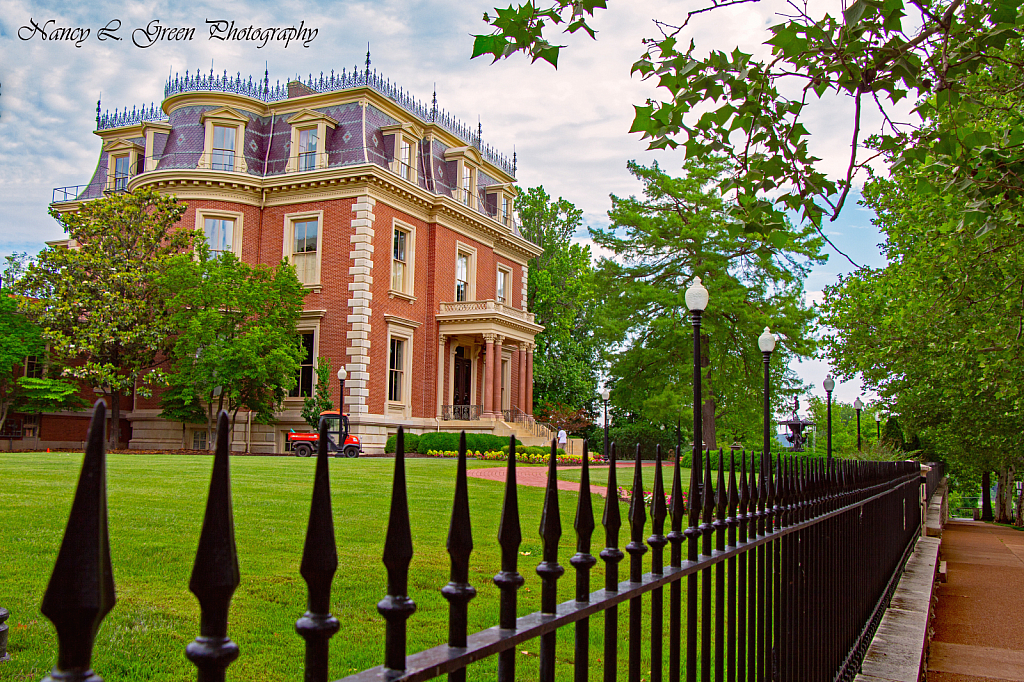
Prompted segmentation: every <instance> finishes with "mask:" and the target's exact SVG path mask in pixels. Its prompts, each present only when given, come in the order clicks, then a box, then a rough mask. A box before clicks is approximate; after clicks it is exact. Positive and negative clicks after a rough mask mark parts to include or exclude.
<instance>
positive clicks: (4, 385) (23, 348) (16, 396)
mask: <svg viewBox="0 0 1024 682" xmlns="http://www.w3.org/2000/svg"><path fill="white" fill-rule="evenodd" d="M7 259H8V267H7V268H6V270H5V272H4V275H3V278H2V282H3V283H5V287H4V288H0V431H2V430H3V428H4V422H6V421H7V415H8V414H10V413H11V412H13V411H17V412H31V413H36V412H44V411H50V410H67V409H80V408H81V407H84V406H85V401H83V400H81V399H80V398H78V397H77V395H76V393H77V391H78V387H77V386H75V385H74V384H72V383H69V382H66V381H61V380H60V379H51V378H49V377H48V376H47V374H48V372H47V368H46V363H45V359H46V344H45V343H44V342H43V336H42V330H40V329H39V327H38V326H37V325H35V324H33V323H32V322H30V321H29V320H28V319H26V317H25V316H24V315H23V314H22V313H20V312H18V297H17V296H15V295H14V294H12V293H10V291H11V285H12V284H13V283H14V282H15V279H16V277H17V274H18V269H19V265H20V264H21V263H22V262H23V260H22V258H19V257H18V256H8V257H7ZM33 356H34V357H35V359H36V360H37V361H38V363H39V365H40V367H41V369H42V373H41V374H42V375H41V376H36V377H33V376H24V372H23V368H24V367H25V363H26V358H28V357H33Z"/></svg>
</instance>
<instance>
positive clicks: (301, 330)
mask: <svg viewBox="0 0 1024 682" xmlns="http://www.w3.org/2000/svg"><path fill="white" fill-rule="evenodd" d="M310 332H313V382H312V383H311V384H310V392H312V393H313V394H314V395H315V394H316V367H317V363H319V362H320V319H319V318H315V319H304V318H300V319H299V322H298V323H297V324H296V325H295V333H296V334H297V335H302V334H308V333H310ZM284 399H285V401H286V402H292V403H297V404H300V405H301V404H302V401H304V400H305V398H304V397H302V396H294V397H292V396H289V395H286V396H285V397H284Z"/></svg>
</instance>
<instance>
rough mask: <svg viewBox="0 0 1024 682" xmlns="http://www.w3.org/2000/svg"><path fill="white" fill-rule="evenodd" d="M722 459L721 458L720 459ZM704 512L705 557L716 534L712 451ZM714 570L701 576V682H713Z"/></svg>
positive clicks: (706, 457) (706, 466)
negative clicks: (712, 611) (712, 614)
mask: <svg viewBox="0 0 1024 682" xmlns="http://www.w3.org/2000/svg"><path fill="white" fill-rule="evenodd" d="M719 459H721V458H719ZM703 492H704V496H703V500H702V501H703V502H704V511H703V523H701V525H700V533H701V538H702V542H701V545H702V546H701V554H702V555H703V556H705V557H710V556H711V550H712V548H711V544H712V538H711V535H712V533H713V532H714V529H715V527H714V522H715V488H714V484H713V483H712V481H711V450H710V449H708V450H705V451H704V491H703ZM712 572H713V569H712V568H711V566H710V565H709V566H708V567H707V568H705V569H704V570H702V571H701V572H700V573H701V576H700V582H701V585H700V619H701V624H702V626H703V627H702V631H701V640H700V679H701V682H711V664H712V659H711V634H712V627H711V624H712V622H713V621H712V619H711V618H712V616H711V599H712V596H711V584H712Z"/></svg>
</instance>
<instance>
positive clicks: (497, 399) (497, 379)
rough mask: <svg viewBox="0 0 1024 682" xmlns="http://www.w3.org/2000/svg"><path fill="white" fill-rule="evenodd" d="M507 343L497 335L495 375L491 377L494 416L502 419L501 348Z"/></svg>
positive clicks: (502, 337)
mask: <svg viewBox="0 0 1024 682" xmlns="http://www.w3.org/2000/svg"><path fill="white" fill-rule="evenodd" d="M504 343H505V337H504V336H498V335H495V339H494V355H495V358H494V374H492V375H491V381H493V382H494V383H493V393H492V395H493V399H494V402H492V403H491V404H492V405H494V415H495V416H496V417H498V418H499V419H500V418H501V416H502V414H501V348H502V346H503V345H504Z"/></svg>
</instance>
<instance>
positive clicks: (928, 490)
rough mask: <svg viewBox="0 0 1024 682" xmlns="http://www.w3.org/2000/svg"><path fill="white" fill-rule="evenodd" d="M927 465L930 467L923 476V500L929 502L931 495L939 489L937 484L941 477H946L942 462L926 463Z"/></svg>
mask: <svg viewBox="0 0 1024 682" xmlns="http://www.w3.org/2000/svg"><path fill="white" fill-rule="evenodd" d="M927 465H928V466H929V467H931V469H929V470H928V473H927V474H925V493H924V499H925V500H929V501H930V500H931V499H932V494H933V493H934V492H935V490H936V489H937V488H938V487H939V482H940V481H941V480H942V477H943V476H945V475H946V471H945V466H943V464H942V462H927Z"/></svg>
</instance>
